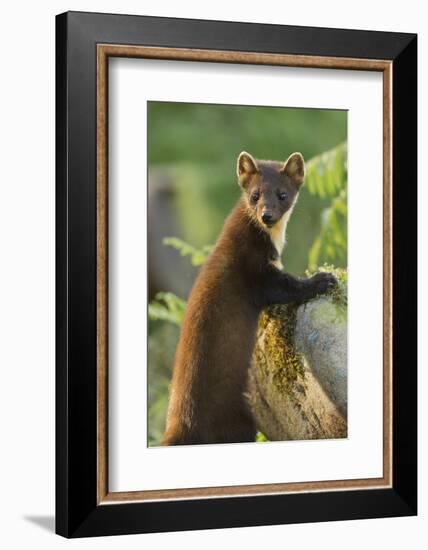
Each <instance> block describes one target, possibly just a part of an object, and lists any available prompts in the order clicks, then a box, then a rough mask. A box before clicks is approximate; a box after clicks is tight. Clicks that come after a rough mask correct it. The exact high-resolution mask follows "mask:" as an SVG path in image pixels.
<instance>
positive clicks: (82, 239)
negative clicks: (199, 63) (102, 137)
mask: <svg viewBox="0 0 428 550" xmlns="http://www.w3.org/2000/svg"><path fill="white" fill-rule="evenodd" d="M97 43H106V44H107V43H111V44H125V45H146V46H165V47H168V46H169V47H175V48H197V49H215V50H233V51H253V52H265V53H282V54H296V55H316V56H334V57H351V58H363V59H382V60H390V61H393V120H392V128H393V147H392V151H393V171H392V173H393V376H392V380H393V401H392V402H393V487H392V488H390V489H364V490H346V491H330V492H327V491H326V492H314V493H296V494H280V495H278V494H277V495H269V496H246V497H226V498H208V499H194V500H182V501H171V500H169V501H163V502H144V503H141V502H140V503H126V504H107V505H98V506H97V494H96V493H97V490H96V489H97V477H96V472H97V448H96V446H97V431H96V426H97V423H96V410H97V399H96V44H97ZM416 100H417V36H416V35H414V34H403V33H385V32H373V31H355V30H342V29H324V28H309V27H291V26H279V25H259V24H249V23H231V22H223V21H222V22H218V21H201V20H189V19H172V18H158V17H142V16H128V15H126V16H125V15H111V14H95V13H82V12H68V13H64V14H61V15H58V16H57V17H56V243H57V245H56V254H57V256H56V258H57V260H56V303H57V305H56V532H57V533H58V534H60V535H62V536H65V537H83V536H97V535H113V534H127V533H145V532H160V531H178V530H190V529H206V528H222V527H223V528H224V527H240V526H254V525H273V524H281V523H302V522H316V521H333V520H345V519H362V518H374V517H394V516H409V515H415V514H416V513H417V443H416V435H417V402H416V397H417V385H416V384H417V372H416V365H417V356H416V354H417V352H416V349H417V346H416V344H417V342H416V338H417V336H416V323H417V316H416V304H417V302H416V300H417V295H416V283H417V281H416V277H417V273H416V251H417V233H416V230H417V225H416V220H417V218H416V215H417V202H416V201H417V189H416V176H417V168H416V166H417V164H416V163H417V122H416V121H417V118H416V117H417V105H416ZM400 320H403V321H404V322H401V323H400Z"/></svg>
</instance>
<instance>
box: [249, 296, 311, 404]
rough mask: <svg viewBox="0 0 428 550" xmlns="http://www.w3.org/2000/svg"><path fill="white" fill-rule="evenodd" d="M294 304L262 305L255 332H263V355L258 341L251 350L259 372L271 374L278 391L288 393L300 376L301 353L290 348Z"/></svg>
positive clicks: (265, 374)
mask: <svg viewBox="0 0 428 550" xmlns="http://www.w3.org/2000/svg"><path fill="white" fill-rule="evenodd" d="M296 312H297V305H295V304H287V305H274V306H271V307H269V308H268V309H266V310H265V311H264V312H263V313H262V315H261V317H260V321H259V331H260V332H259V334H260V333H261V332H263V337H264V348H265V350H266V351H267V353H268V354H269V357H266V356H265V354H264V352H263V350H262V349H261V347H260V345H259V344H258V345H257V346H256V349H255V351H254V355H255V360H256V364H257V365H258V366H259V368H260V369H261V374H263V375H264V376H269V375H270V376H271V377H272V382H273V384H274V386H275V387H276V388H277V389H278V390H279V391H281V393H290V391H291V390H292V388H293V386H294V384H295V382H296V381H297V380H298V379H299V378H300V379H303V378H304V374H305V369H304V365H303V359H302V356H301V355H300V354H299V353H297V352H296V350H295V349H294V331H295V327H296Z"/></svg>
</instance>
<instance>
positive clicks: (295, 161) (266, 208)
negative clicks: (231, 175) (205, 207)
mask: <svg viewBox="0 0 428 550" xmlns="http://www.w3.org/2000/svg"><path fill="white" fill-rule="evenodd" d="M237 173H238V181H239V185H240V186H241V188H242V189H243V191H244V197H245V199H246V203H247V205H248V209H249V212H250V214H251V217H252V218H253V219H254V220H256V221H257V222H258V223H259V224H260V225H261V226H262V227H263V228H265V229H267V230H270V229H271V228H273V227H274V226H275V225H276V224H278V222H280V221H281V220H283V219H284V218H285V217H288V216H285V215H286V214H287V212H288V213H290V212H291V210H292V208H293V206H294V203H295V201H296V198H297V194H298V192H299V189H300V186H301V185H302V183H303V180H304V177H305V162H304V160H303V157H302V155H301V154H300V153H293V154H292V155H290V156H289V157H288V159H287V160H286V161H285V162H278V161H272V160H256V159H255V158H253V157H252V156H251V155H250V154H249V153H246V152H245V151H243V152H242V153H241V154H240V155H239V157H238V163H237Z"/></svg>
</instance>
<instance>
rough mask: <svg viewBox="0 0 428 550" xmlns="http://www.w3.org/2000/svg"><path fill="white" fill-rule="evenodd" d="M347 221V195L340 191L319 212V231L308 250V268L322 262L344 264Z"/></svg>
mask: <svg viewBox="0 0 428 550" xmlns="http://www.w3.org/2000/svg"><path fill="white" fill-rule="evenodd" d="M347 221H348V209H347V195H346V192H345V191H341V192H340V193H339V195H338V196H337V197H335V198H334V199H333V200H332V202H331V204H330V206H329V207H328V208H326V209H324V210H323V212H322V214H321V229H320V233H319V235H318V236H317V238H316V239H315V241H314V242H313V243H312V246H311V248H310V250H309V257H308V263H309V269H311V270H313V269H315V268H316V266H317V265H320V264H322V263H323V262H329V263H333V264H345V265H346V263H347V262H346V259H347V258H346V257H347V247H348V243H347Z"/></svg>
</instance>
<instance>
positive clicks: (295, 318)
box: [249, 268, 347, 440]
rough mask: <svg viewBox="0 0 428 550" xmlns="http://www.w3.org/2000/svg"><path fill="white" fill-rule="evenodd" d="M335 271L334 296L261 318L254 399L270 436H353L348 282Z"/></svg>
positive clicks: (253, 375) (252, 377)
mask: <svg viewBox="0 0 428 550" xmlns="http://www.w3.org/2000/svg"><path fill="white" fill-rule="evenodd" d="M323 270H324V271H327V270H330V269H328V268H323ZM334 273H335V275H336V277H337V278H338V280H339V286H338V288H337V289H335V290H334V291H333V293H331V294H330V295H328V296H321V297H318V298H316V299H314V300H311V301H309V302H307V303H305V304H288V305H275V306H272V307H270V308H268V309H267V310H265V311H264V312H263V313H262V315H261V317H260V320H259V327H258V334H257V341H256V346H255V349H254V354H253V365H252V368H251V369H250V375H249V400H250V403H251V407H252V409H253V412H254V414H255V417H256V421H257V427H258V429H259V430H260V431H261V432H263V433H264V434H265V435H266V437H267V439H268V440H288V439H325V438H343V437H346V436H347V315H346V311H347V298H346V297H347V283H346V272H343V271H342V270H340V271H339V270H334Z"/></svg>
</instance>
